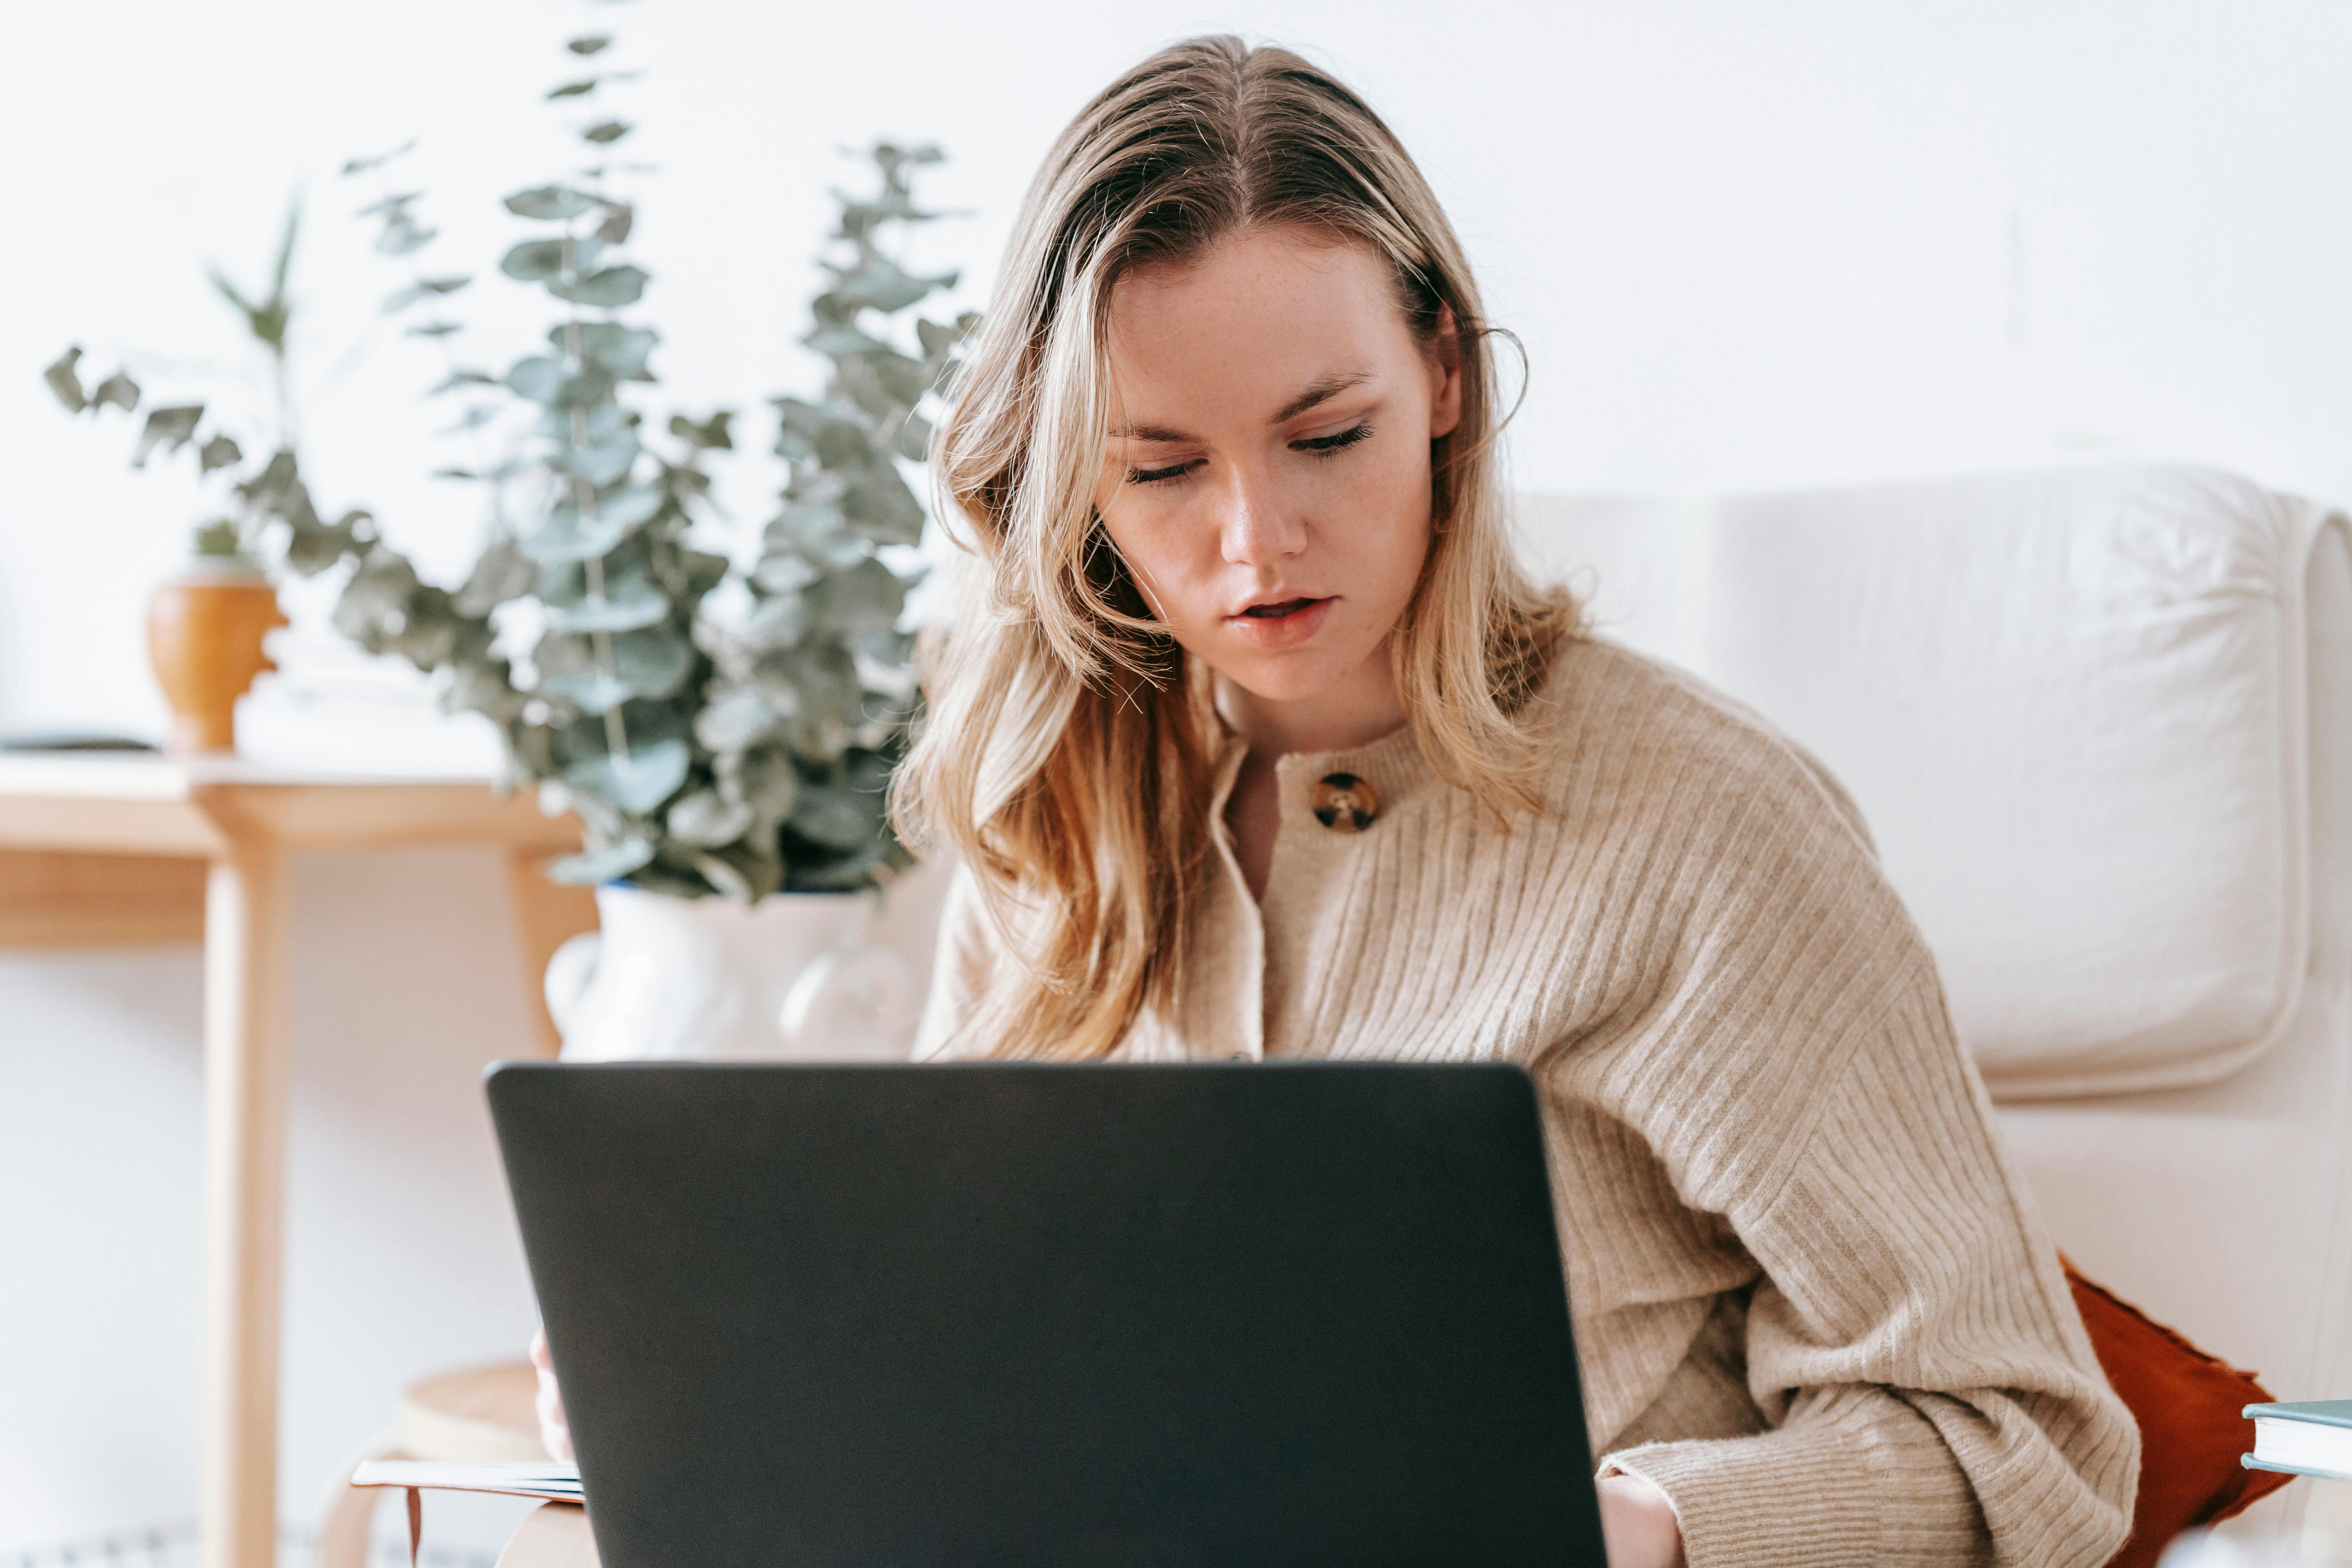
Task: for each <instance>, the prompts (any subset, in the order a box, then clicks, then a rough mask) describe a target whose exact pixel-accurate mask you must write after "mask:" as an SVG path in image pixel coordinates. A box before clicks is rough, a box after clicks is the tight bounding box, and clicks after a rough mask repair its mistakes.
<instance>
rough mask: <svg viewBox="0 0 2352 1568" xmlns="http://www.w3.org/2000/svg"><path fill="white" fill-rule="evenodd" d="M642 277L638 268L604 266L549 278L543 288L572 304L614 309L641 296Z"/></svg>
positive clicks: (643, 286)
mask: <svg viewBox="0 0 2352 1568" xmlns="http://www.w3.org/2000/svg"><path fill="white" fill-rule="evenodd" d="M646 281H647V279H646V273H645V270H644V268H637V267H607V268H602V269H601V270H599V271H595V272H592V273H590V274H589V275H588V276H587V277H585V278H575V279H560V278H559V279H552V280H551V281H550V282H549V283H548V285H547V291H548V292H549V293H551V294H552V295H554V296H555V297H556V298H557V299H559V300H570V301H571V302H572V303H573V304H575V305H587V306H590V307H592V308H593V309H596V310H619V309H620V308H621V307H623V306H625V305H634V304H635V303H636V302H637V301H638V300H640V299H641V298H643V297H644V295H645V291H646Z"/></svg>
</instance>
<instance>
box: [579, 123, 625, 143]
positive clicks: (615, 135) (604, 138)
mask: <svg viewBox="0 0 2352 1568" xmlns="http://www.w3.org/2000/svg"><path fill="white" fill-rule="evenodd" d="M634 129H635V127H634V126H632V125H631V124H630V123H629V122H628V121H625V120H600V121H597V122H596V123H595V124H593V125H591V126H590V127H589V128H588V129H587V130H585V131H583V132H581V133H580V139H581V140H582V141H583V142H594V143H595V144H596V145H597V146H599V147H604V146H608V145H610V144H611V143H613V142H618V141H619V140H620V139H621V138H622V137H624V136H626V135H627V134H628V133H629V132H631V131H632V130H634Z"/></svg>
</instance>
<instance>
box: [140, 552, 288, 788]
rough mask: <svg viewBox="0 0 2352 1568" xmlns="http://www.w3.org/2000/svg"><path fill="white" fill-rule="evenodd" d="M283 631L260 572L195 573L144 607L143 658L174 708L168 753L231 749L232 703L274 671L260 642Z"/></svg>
mask: <svg viewBox="0 0 2352 1568" xmlns="http://www.w3.org/2000/svg"><path fill="white" fill-rule="evenodd" d="M285 624H286V616H285V615H284V613H283V612H281V611H280V610H279V609H278V590H277V589H275V588H273V587H271V586H270V585H269V580H268V578H266V577H264V576H262V575H261V574H259V573H257V572H236V571H207V570H205V569H204V568H202V567H197V568H195V569H193V570H191V571H188V572H185V573H183V574H181V575H179V576H177V577H174V578H173V579H171V580H170V581H169V582H166V583H163V584H161V585H159V586H158V587H157V588H156V590H155V596H154V597H153V598H152V599H150V600H148V601H147V657H148V658H149V659H150V661H152V663H153V665H154V667H155V679H157V680H158V681H160V682H162V684H163V697H164V700H166V701H168V702H170V703H171V705H172V750H173V751H174V752H230V751H235V750H236V700H237V699H238V698H240V697H242V696H244V695H245V693H246V689H247V687H249V686H251V685H252V684H253V678H254V677H255V676H257V675H259V674H260V673H261V672H262V671H263V670H265V669H275V668H278V667H277V666H276V665H275V664H272V663H271V662H270V660H269V656H268V654H266V653H263V652H262V651H261V639H262V638H263V637H265V636H266V635H267V634H268V632H269V630H270V628H272V627H273V626H284V625H285Z"/></svg>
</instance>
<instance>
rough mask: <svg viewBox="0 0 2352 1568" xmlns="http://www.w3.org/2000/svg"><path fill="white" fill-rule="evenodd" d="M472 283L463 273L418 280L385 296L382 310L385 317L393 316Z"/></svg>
mask: <svg viewBox="0 0 2352 1568" xmlns="http://www.w3.org/2000/svg"><path fill="white" fill-rule="evenodd" d="M472 281H473V279H472V278H470V277H468V276H467V275H465V274H463V273H459V274H456V275H453V276H450V277H446V278H419V279H417V280H416V281H415V282H414V283H410V284H407V285H405V286H404V287H402V288H399V289H394V290H393V291H392V292H391V293H390V294H387V295H385V296H384V300H383V307H382V309H383V313H384V314H385V315H387V316H395V315H398V314H399V313H400V312H401V311H403V310H407V309H408V308H409V307H410V306H411V305H414V304H415V303H416V302H417V301H418V300H425V299H429V298H431V297H432V296H434V295H436V294H455V293H456V292H457V290H458V289H463V288H464V287H465V286H466V285H467V284H468V283H471V282H472Z"/></svg>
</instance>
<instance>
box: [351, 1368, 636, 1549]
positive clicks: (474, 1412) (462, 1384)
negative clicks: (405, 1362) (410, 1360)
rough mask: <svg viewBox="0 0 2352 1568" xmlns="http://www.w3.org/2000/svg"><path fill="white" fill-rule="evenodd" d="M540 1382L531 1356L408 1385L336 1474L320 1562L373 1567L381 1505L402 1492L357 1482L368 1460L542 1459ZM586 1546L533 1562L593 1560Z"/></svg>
mask: <svg viewBox="0 0 2352 1568" xmlns="http://www.w3.org/2000/svg"><path fill="white" fill-rule="evenodd" d="M538 1386H539V1384H538V1374H537V1373H534V1372H533V1371H532V1370H531V1364H530V1363H529V1362H527V1361H515V1362H500V1363H498V1364H496V1365H494V1366H477V1367H467V1368H466V1369H464V1370H462V1371H457V1372H446V1373H436V1375H434V1376H432V1377H428V1378H425V1379H423V1380H422V1381H420V1382H417V1383H413V1384H409V1385H408V1387H407V1388H406V1389H404V1390H403V1391H402V1393H401V1395H400V1402H399V1404H398V1405H395V1406H394V1411H393V1422H392V1427H391V1429H390V1430H389V1431H387V1432H385V1433H384V1434H383V1436H381V1437H379V1438H377V1439H376V1440H375V1441H374V1442H373V1443H371V1444H369V1445H368V1446H367V1447H364V1448H362V1450H361V1451H360V1452H358V1453H356V1454H354V1455H352V1458H351V1462H350V1463H349V1464H347V1465H345V1466H344V1467H343V1469H342V1472H341V1475H339V1476H338V1477H337V1478H336V1485H335V1489H334V1491H333V1492H332V1494H331V1495H330V1496H329V1498H328V1500H327V1509H326V1514H325V1517H324V1518H322V1519H321V1520H320V1521H319V1540H318V1546H317V1549H316V1554H315V1556H314V1558H313V1562H314V1563H315V1568H367V1560H368V1535H369V1531H370V1529H371V1527H372V1526H373V1523H374V1521H375V1510H376V1505H377V1504H378V1503H380V1502H382V1501H383V1500H384V1499H385V1498H386V1497H388V1496H398V1495H399V1494H398V1492H397V1491H388V1490H386V1489H382V1488H375V1487H355V1486H352V1484H351V1477H352V1471H353V1470H355V1469H357V1468H359V1467H360V1465H361V1464H362V1463H363V1462H365V1461H367V1460H369V1459H427V1460H433V1461H436V1462H439V1463H443V1464H518V1463H527V1462H530V1461H532V1460H544V1459H545V1458H547V1450H546V1449H545V1448H544V1447H541V1445H540V1441H539V1413H538V1411H537V1409H536V1408H534V1406H533V1405H532V1403H531V1399H532V1395H533V1394H535V1393H536V1392H537V1389H538ZM572 1512H573V1513H579V1512H580V1510H577V1509H574V1510H572ZM533 1517H534V1518H535V1517H537V1516H536V1515H534V1516H533ZM557 1528H559V1527H557V1526H552V1525H541V1527H540V1528H539V1531H537V1533H536V1534H532V1533H530V1532H524V1533H521V1534H518V1535H517V1536H516V1537H515V1538H514V1540H515V1542H522V1541H523V1540H525V1539H526V1538H528V1539H530V1540H534V1541H541V1540H552V1539H554V1536H553V1535H552V1534H551V1531H554V1530H555V1529H557ZM579 1533H580V1539H581V1540H582V1541H583V1542H585V1541H586V1540H587V1534H588V1531H587V1516H586V1515H585V1514H581V1516H580V1532H579ZM586 1551H587V1553H588V1554H587V1555H586V1556H585V1557H578V1556H569V1557H567V1556H560V1555H559V1556H550V1557H541V1558H533V1559H531V1561H535V1562H541V1563H547V1564H550V1565H551V1568H552V1565H555V1564H564V1565H572V1564H581V1563H585V1564H593V1563H595V1561H596V1552H595V1548H594V1547H593V1545H590V1546H588V1547H587V1548H586ZM513 1552H514V1547H513V1545H512V1544H510V1545H509V1549H508V1552H507V1555H506V1556H505V1557H501V1558H500V1559H499V1561H500V1562H501V1563H504V1562H506V1561H508V1559H509V1558H511V1557H512V1556H513Z"/></svg>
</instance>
